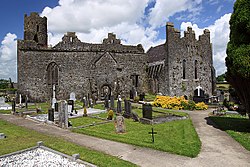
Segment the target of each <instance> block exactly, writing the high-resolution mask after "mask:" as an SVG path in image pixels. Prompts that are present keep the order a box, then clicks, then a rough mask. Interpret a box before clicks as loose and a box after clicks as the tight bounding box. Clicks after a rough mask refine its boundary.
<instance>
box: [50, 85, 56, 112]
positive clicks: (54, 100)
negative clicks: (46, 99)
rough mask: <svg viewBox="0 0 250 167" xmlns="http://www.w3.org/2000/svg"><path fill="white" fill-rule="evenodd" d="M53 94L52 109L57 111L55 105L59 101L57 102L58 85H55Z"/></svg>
mask: <svg viewBox="0 0 250 167" xmlns="http://www.w3.org/2000/svg"><path fill="white" fill-rule="evenodd" d="M52 92H53V96H52V100H51V108H53V109H55V103H56V101H57V100H56V85H53V88H52Z"/></svg>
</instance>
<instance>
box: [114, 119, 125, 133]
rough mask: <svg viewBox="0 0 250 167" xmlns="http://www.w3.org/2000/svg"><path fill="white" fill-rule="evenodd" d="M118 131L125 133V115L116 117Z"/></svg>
mask: <svg viewBox="0 0 250 167" xmlns="http://www.w3.org/2000/svg"><path fill="white" fill-rule="evenodd" d="M115 129H116V133H124V132H125V131H126V130H125V121H124V117H123V116H117V117H116V124H115Z"/></svg>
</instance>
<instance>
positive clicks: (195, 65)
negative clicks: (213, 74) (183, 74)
mask: <svg viewBox="0 0 250 167" xmlns="http://www.w3.org/2000/svg"><path fill="white" fill-rule="evenodd" d="M197 78H198V75H197V60H195V61H194V79H197Z"/></svg>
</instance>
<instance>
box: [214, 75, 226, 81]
mask: <svg viewBox="0 0 250 167" xmlns="http://www.w3.org/2000/svg"><path fill="white" fill-rule="evenodd" d="M225 77H226V74H221V75H219V76H218V77H216V81H217V82H224V81H225V80H226V79H225Z"/></svg>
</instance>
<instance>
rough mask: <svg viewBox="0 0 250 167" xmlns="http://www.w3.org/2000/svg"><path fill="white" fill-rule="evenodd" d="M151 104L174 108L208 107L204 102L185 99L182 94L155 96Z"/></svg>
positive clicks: (192, 108)
mask: <svg viewBox="0 0 250 167" xmlns="http://www.w3.org/2000/svg"><path fill="white" fill-rule="evenodd" d="M152 105H153V106H156V107H162V108H167V109H174V110H182V109H184V110H194V109H196V110H206V109H207V108H208V106H207V105H206V104H205V103H204V102H202V103H197V104H195V102H194V101H193V100H186V99H185V98H184V96H181V97H176V96H174V97H169V96H156V99H155V100H154V102H153V104H152Z"/></svg>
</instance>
